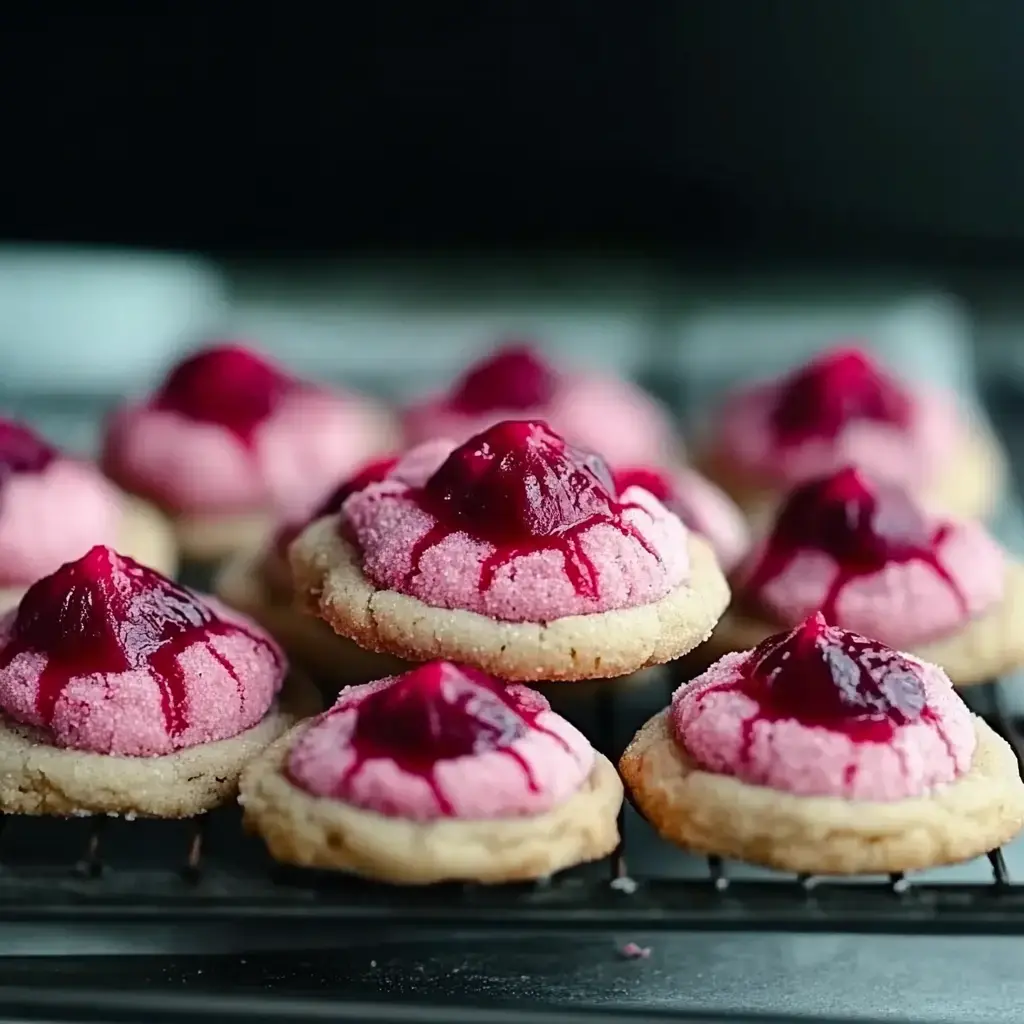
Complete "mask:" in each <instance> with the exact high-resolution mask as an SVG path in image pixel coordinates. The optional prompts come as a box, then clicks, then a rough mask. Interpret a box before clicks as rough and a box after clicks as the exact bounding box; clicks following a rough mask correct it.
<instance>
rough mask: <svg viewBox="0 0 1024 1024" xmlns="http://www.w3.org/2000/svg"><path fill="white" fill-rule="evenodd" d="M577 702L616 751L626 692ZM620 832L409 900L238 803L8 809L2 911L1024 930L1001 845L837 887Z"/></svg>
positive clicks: (56, 919)
mask: <svg viewBox="0 0 1024 1024" xmlns="http://www.w3.org/2000/svg"><path fill="white" fill-rule="evenodd" d="M664 692H665V687H664V686H663V685H662V684H661V683H660V682H657V681H655V682H654V683H651V684H649V685H648V687H647V688H646V692H645V693H642V694H638V693H636V692H634V693H633V694H631V695H630V700H631V702H632V704H633V710H634V711H635V710H636V707H637V705H638V698H640V699H641V701H642V702H655V703H657V704H661V703H663V702H664V696H663V695H664ZM979 695H980V696H981V698H982V704H981V707H982V710H984V711H985V712H986V715H985V717H986V718H987V719H988V720H989V721H990V723H991V724H992V725H993V726H994V727H995V728H996V729H997V730H998V731H999V732H1000V733H1001V734H1002V735H1004V736H1005V737H1006V738H1007V739H1008V740H1009V742H1010V743H1011V744H1012V745H1013V748H1014V750H1015V751H1016V752H1017V754H1018V758H1019V759H1020V758H1022V757H1024V733H1022V731H1021V727H1020V724H1019V723H1018V722H1017V721H1016V720H1015V719H1014V718H1013V717H1012V716H1010V715H1008V714H1006V713H1004V712H1003V711H1002V708H1001V703H1002V702H1001V699H1000V694H999V689H998V686H997V685H995V684H989V685H987V686H985V687H983V688H981V690H978V691H976V692H975V697H974V700H975V703H978V697H979ZM626 703H627V704H628V703H629V702H626ZM579 704H580V706H584V707H586V709H587V710H588V712H589V713H590V714H591V715H592V721H591V722H590V723H587V722H580V723H579V724H580V725H581V726H583V727H584V728H587V726H588V724H589V726H590V727H589V728H588V729H587V731H588V733H589V734H590V735H591V736H592V737H594V738H595V740H596V741H597V742H596V745H599V746H600V747H602V748H603V749H604V750H605V751H606V752H608V753H610V754H611V755H612V756H614V755H615V754H616V753H617V751H618V749H619V748H620V747H621V745H622V742H621V740H620V739H619V738H618V737H619V727H621V726H623V725H628V730H629V731H630V733H631V729H632V723H631V722H630V721H629V716H628V715H627V714H626V713H625V712H626V711H627V710H628V707H624V706H623V695H622V693H620V692H617V691H616V690H615V689H614V688H612V687H604V688H602V689H601V690H600V691H599V692H598V693H597V694H596V695H594V694H591V695H588V696H587V697H586V699H585V700H581V701H580V702H579ZM571 711H572V709H571V708H570V709H566V710H565V713H567V714H571ZM595 724H596V727H595ZM621 825H622V829H621V831H622V836H623V840H622V843H621V845H620V847H619V849H618V850H617V851H616V852H615V853H614V854H613V855H612V856H611V857H609V858H607V859H606V860H604V861H601V862H598V863H595V864H590V865H586V866H584V867H581V868H578V869H574V870H570V871H567V872H564V873H562V874H559V875H558V876H556V877H554V878H552V879H547V880H544V881H541V882H537V883H534V884H520V885H507V886H497V887H490V886H477V885H443V886H434V887H424V888H414V889H408V890H405V889H403V890H401V898H400V899H396V890H395V889H393V888H391V887H389V886H385V885H379V884H375V883H368V882H365V881H362V880H359V879H352V878H347V877H344V876H338V875H333V874H330V873H325V872H314V871H306V870H301V869H291V868H284V867H281V866H277V865H274V864H273V863H272V862H270V861H269V859H268V858H267V856H266V854H265V853H264V852H263V849H262V846H261V845H260V843H259V842H258V840H256V839H253V838H252V837H246V836H245V835H244V834H243V832H242V828H241V823H240V819H239V815H238V812H237V811H236V810H235V809H234V808H230V809H225V810H221V811H217V812H214V813H211V814H209V815H206V816H203V817H201V818H197V819H194V820H191V821H186V822H158V821H145V820H136V821H126V820H121V819H109V818H79V819H46V818H39V819H34V818H26V817H20V816H8V817H6V818H3V819H0V916H2V918H3V919H4V920H6V921H7V922H11V921H14V920H18V921H22V922H51V923H53V924H59V923H60V922H62V921H64V922H68V921H82V920H102V921H107V922H114V921H121V922H124V921H133V920H134V921H139V920H144V919H147V918H152V917H154V916H159V917H161V918H162V919H170V918H173V919H175V920H179V921H192V922H195V923H199V922H202V921H206V922H213V921H218V920H219V921H222V922H228V921H238V920H245V921H247V922H249V923H250V924H251V926H252V927H255V928H261V927H264V928H273V927H275V926H276V925H279V924H280V922H281V921H282V920H288V919H296V918H298V919H302V920H303V921H306V922H309V921H314V920H315V921H320V922H331V921H333V922H346V923H347V924H348V925H350V926H357V925H360V924H366V925H371V924H374V923H377V924H379V923H382V922H392V923H402V922H405V923H408V924H410V925H412V924H415V925H417V926H421V927H424V926H425V927H430V926H444V927H467V928H489V927H496V926H502V927H519V928H527V929H530V930H535V929H540V930H546V929H554V930H559V929H565V928H570V929H593V928H596V929H601V928H616V929H622V928H628V929H646V930H652V929H653V930H661V931H664V930H673V929H683V930H712V931H721V930H724V931H730V930H744V931H749V930H763V931H775V930H796V931H853V932H868V933H876V932H877V933H884V932H902V933H915V932H927V933H935V932H956V933H962V932H966V933H973V934H985V935H991V934H1000V933H1001V934H1019V933H1020V932H1022V931H1024V884H1021V883H1018V882H1016V881H1015V880H1014V879H1013V878H1012V877H1011V871H1010V869H1009V867H1008V858H1007V857H1006V856H1004V853H1003V851H1002V850H993V851H992V852H991V853H990V854H989V855H988V858H987V862H986V863H985V864H984V865H982V864H981V863H980V862H979V863H976V864H974V865H972V866H971V870H970V873H969V878H968V880H966V881H960V880H957V878H956V877H954V878H953V879H952V880H949V879H947V878H945V877H942V876H941V875H940V874H937V873H933V872H927V871H926V872H921V873H915V874H914V875H909V876H904V875H890V876H883V877H871V878H858V879H849V880H847V879H842V880H839V879H830V878H819V877H814V876H796V875H785V874H781V873H776V872H768V871H763V872H761V871H754V872H753V873H752V872H751V870H750V869H749V868H748V867H746V866H744V865H739V864H736V863H733V862H729V861H725V860H723V859H721V858H718V857H708V858H698V857H692V856H688V855H686V854H684V853H683V852H681V851H676V850H675V849H673V848H669V847H667V846H665V845H664V844H662V843H661V842H660V840H658V839H657V838H656V837H655V836H654V835H653V833H652V832H651V831H650V829H648V828H647V826H646V825H645V823H643V822H642V821H641V820H640V819H639V817H638V816H637V815H636V813H635V811H634V810H633V809H632V808H631V807H628V806H627V807H626V808H624V811H623V820H622V822H621ZM1022 881H1024V880H1022Z"/></svg>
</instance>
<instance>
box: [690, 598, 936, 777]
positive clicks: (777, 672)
mask: <svg viewBox="0 0 1024 1024" xmlns="http://www.w3.org/2000/svg"><path fill="white" fill-rule="evenodd" d="M721 692H738V693H742V694H744V695H745V696H747V697H749V698H750V699H751V700H752V701H754V702H755V703H756V705H757V713H756V714H754V715H751V716H750V717H749V718H746V719H744V721H743V726H742V730H743V731H742V739H741V747H740V757H741V759H742V760H743V761H744V762H746V763H749V762H750V760H751V752H752V750H753V745H754V739H755V728H756V726H757V724H758V723H759V722H780V721H796V722H799V723H800V724H801V725H804V726H807V727H808V728H814V729H826V730H828V731H829V732H834V733H839V734H841V735H843V736H846V737H847V738H848V739H849V740H850V741H851V742H853V743H854V744H863V743H879V744H886V745H890V744H892V742H893V739H894V738H895V736H896V733H897V731H898V730H899V729H900V728H901V727H903V726H906V725H911V724H913V723H916V722H920V723H923V724H927V725H930V726H932V727H933V728H934V729H935V731H936V733H937V734H938V736H939V738H940V740H941V741H942V743H943V744H944V745H945V747H946V750H947V751H948V752H949V756H950V759H951V760H952V761H953V763H954V764H955V763H956V758H955V750H954V747H953V744H952V742H951V741H950V739H949V737H948V735H947V734H946V732H945V730H944V729H943V728H942V722H941V719H940V718H939V717H938V716H937V715H936V714H935V712H934V711H933V710H932V709H931V708H930V707H929V706H928V703H927V694H926V692H925V688H924V683H923V680H922V676H921V670H920V668H919V666H918V665H916V664H915V663H913V662H911V661H908V660H907V659H906V658H905V657H904V656H903V655H902V654H901V653H900V652H899V651H896V650H894V649H893V648H891V647H887V646H886V645H885V644H882V643H880V642H878V641H876V640H869V639H867V638H866V637H863V636H859V635H858V634H856V633H851V632H849V631H847V630H843V629H840V628H838V627H836V626H830V625H829V624H828V623H827V622H826V621H825V618H824V616H823V615H822V614H821V613H820V612H818V613H817V614H815V615H812V616H810V617H809V618H807V619H806V620H805V621H804V622H802V623H801V624H800V625H799V626H797V627H796V628H795V629H793V630H791V631H790V632H788V633H777V634H775V635H774V636H770V637H768V638H767V639H766V640H763V641H762V642H761V643H760V644H758V646H757V647H755V648H754V650H753V651H751V652H750V655H749V657H748V659H747V661H746V662H745V663H744V665H743V669H742V672H741V675H740V677H739V678H738V679H736V680H733V681H730V682H727V683H720V684H715V685H712V686H709V687H707V688H706V689H704V690H703V691H701V693H700V694H699V696H698V698H697V700H698V706H699V705H700V704H703V702H704V701H705V700H706V699H707V698H708V697H709V696H711V695H712V694H714V693H721ZM893 749H894V751H895V752H896V754H897V756H898V757H899V759H900V761H901V764H902V766H903V771H904V772H906V770H907V769H906V762H905V761H904V754H903V752H902V751H901V750H900V748H899V747H893ZM856 771H857V768H856V764H855V763H853V764H849V765H847V767H846V769H845V782H846V783H847V785H850V784H852V782H853V781H854V779H855V777H856Z"/></svg>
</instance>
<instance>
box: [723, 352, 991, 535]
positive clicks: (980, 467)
mask: <svg viewBox="0 0 1024 1024" xmlns="http://www.w3.org/2000/svg"><path fill="white" fill-rule="evenodd" d="M993 444H994V442H991V440H990V439H987V438H986V439H984V440H982V439H981V436H980V434H979V433H978V431H977V430H975V429H974V428H973V427H971V425H970V424H969V423H968V422H967V421H966V420H965V418H964V416H963V415H962V413H961V412H960V411H959V409H958V408H957V406H956V404H955V402H954V401H953V399H952V397H951V396H948V395H946V394H944V393H941V392H938V391H936V390H934V389H928V388H914V387H910V386H908V385H906V384H904V383H903V382H901V381H899V380H897V379H896V378H895V377H893V376H892V375H890V374H889V373H887V372H886V371H885V370H884V369H883V368H882V367H880V366H879V365H878V364H877V363H876V362H875V361H874V360H873V359H872V358H871V357H870V356H869V355H868V354H867V353H866V352H865V351H864V350H862V349H859V348H857V347H854V346H840V347H836V348H833V349H830V350H828V351H826V352H825V353H823V354H822V355H820V356H818V357H816V358H815V359H812V360H811V361H810V362H809V363H807V364H806V365H805V366H803V367H801V368H799V369H798V370H796V371H795V372H793V373H791V374H789V375H788V376H785V377H782V378H780V379H777V380H772V381H767V382H763V383H758V384H755V385H752V386H749V387H745V388H743V389H741V390H739V391H737V392H736V393H735V394H733V395H732V396H731V397H730V398H729V400H727V402H726V403H725V405H724V407H723V409H722V410H721V414H720V415H719V416H718V418H717V419H716V421H715V434H714V438H713V442H712V445H711V450H710V454H709V466H708V468H709V470H710V471H711V472H712V474H713V475H714V477H715V478H716V480H718V481H719V482H720V483H721V484H722V485H723V486H724V487H725V488H726V489H727V490H729V491H730V492H731V493H733V494H734V495H735V496H736V497H737V499H738V500H740V501H741V503H742V504H744V505H752V504H757V503H758V502H760V501H763V500H764V499H765V496H766V494H768V493H769V492H773V491H784V490H786V489H788V488H789V487H791V486H793V485H794V484H799V483H802V482H804V481H805V480H808V479H810V478H812V477H816V476H820V475H823V474H827V473H830V472H833V471H835V470H837V469H840V468H842V467H843V466H847V465H852V466H855V467H857V468H860V469H863V470H865V471H867V472H869V473H870V474H871V475H872V476H874V477H875V478H877V479H880V480H887V481H892V482H895V483H898V484H900V485H902V486H905V487H907V488H908V489H910V490H912V491H915V492H918V493H921V494H922V495H925V496H927V497H929V499H930V500H931V501H932V503H934V504H936V505H937V506H938V507H944V508H949V509H950V511H954V512H956V513H957V514H961V515H965V516H971V515H981V514H984V513H985V512H986V511H987V510H988V509H989V508H990V507H991V502H992V500H993V498H994V496H995V494H996V493H997V492H998V490H999V487H1000V473H999V472H997V469H998V462H999V459H998V457H997V455H996V451H995V449H994V447H993ZM988 448H992V451H988ZM986 475H987V478H986Z"/></svg>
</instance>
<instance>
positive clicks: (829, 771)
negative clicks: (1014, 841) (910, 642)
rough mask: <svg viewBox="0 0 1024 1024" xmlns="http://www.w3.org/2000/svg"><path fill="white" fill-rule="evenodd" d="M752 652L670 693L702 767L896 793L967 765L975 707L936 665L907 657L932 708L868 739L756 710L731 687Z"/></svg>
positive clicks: (799, 783)
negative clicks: (884, 735) (889, 735)
mask: <svg viewBox="0 0 1024 1024" xmlns="http://www.w3.org/2000/svg"><path fill="white" fill-rule="evenodd" d="M750 654H751V652H750V651H745V652H743V653H740V654H729V655H726V656H725V657H724V658H722V659H721V660H720V661H718V662H716V663H715V664H714V665H712V666H711V668H710V669H708V671H707V672H705V673H704V674H703V675H701V676H698V677H697V678H696V679H694V680H693V682H691V683H688V684H685V685H683V686H681V687H680V688H679V689H678V690H676V692H675V694H674V696H673V698H672V707H671V712H670V713H671V716H672V726H673V729H674V732H675V736H676V740H677V742H678V743H679V744H680V746H681V747H682V748H683V749H684V750H685V751H686V753H687V754H689V756H690V757H691V758H692V759H693V760H694V761H695V762H696V763H697V765H698V766H700V767H701V768H703V769H704V770H706V771H710V772H716V773H718V774H722V775H731V776H733V777H734V778H737V779H739V780H741V781H742V782H747V783H751V784H753V785H758V786H768V787H770V788H772V789H778V790H782V791H784V792H787V793H792V794H794V795H796V796H831V797H843V798H846V799H849V800H871V801H890V800H904V799H907V798H911V797H918V796H924V795H926V794H928V793H929V792H930V791H931V790H932V789H934V788H935V787H936V786H941V785H943V784H944V783H948V782H952V781H953V780H954V779H956V778H958V777H959V776H960V775H962V774H963V773H964V772H966V771H967V770H968V769H969V768H970V765H971V760H972V758H973V756H974V748H975V744H976V736H975V732H974V725H973V722H972V718H971V713H970V711H968V709H967V707H966V706H965V705H964V703H963V701H961V700H960V698H959V697H958V696H957V694H956V692H955V691H954V690H953V687H952V685H951V684H950V682H949V679H948V678H947V677H946V675H945V673H944V672H943V671H942V670H941V669H940V668H938V667H936V666H935V665H930V664H928V663H927V662H921V661H918V660H917V659H915V658H911V657H910V656H909V655H904V657H905V658H906V659H907V660H908V661H910V662H913V663H914V664H916V665H919V666H920V668H921V672H922V681H923V685H924V691H925V694H926V701H927V704H926V706H927V709H928V711H929V714H928V716H927V718H926V719H923V720H919V721H916V722H911V723H908V724H905V725H901V726H899V727H897V728H896V731H895V735H894V737H893V739H892V741H891V742H890V743H868V742H863V741H860V742H854V741H853V740H852V739H851V738H850V737H849V736H846V735H844V734H843V733H841V732H833V731H831V730H828V729H824V728H820V727H809V726H806V725H802V724H801V723H800V722H797V721H795V720H793V719H781V720H775V719H771V718H760V717H759V708H758V704H757V702H756V701H755V700H753V699H752V698H750V697H749V696H747V695H746V694H744V693H742V692H740V691H739V690H737V689H733V688H731V687H732V686H734V685H736V684H738V683H739V682H740V680H741V678H742V670H743V665H744V663H745V661H746V659H747V658H748V657H749V656H750ZM751 730H752V731H751Z"/></svg>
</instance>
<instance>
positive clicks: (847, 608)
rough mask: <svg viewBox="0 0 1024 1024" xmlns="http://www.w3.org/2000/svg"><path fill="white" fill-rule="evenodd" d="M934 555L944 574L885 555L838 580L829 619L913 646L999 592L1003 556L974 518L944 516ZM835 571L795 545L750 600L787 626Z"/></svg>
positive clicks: (826, 560)
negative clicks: (872, 569) (877, 567)
mask: <svg viewBox="0 0 1024 1024" xmlns="http://www.w3.org/2000/svg"><path fill="white" fill-rule="evenodd" d="M768 543H770V541H765V542H763V543H762V544H761V545H760V549H759V550H758V551H757V552H755V553H754V554H753V556H752V557H751V559H750V563H749V564H750V566H755V565H757V563H758V562H759V560H760V555H761V551H763V550H764V547H765V545H766V544H768ZM936 559H937V561H938V563H939V564H940V565H941V566H942V568H943V569H944V570H945V573H946V578H945V579H943V577H942V576H940V575H939V574H938V573H937V572H936V571H935V569H934V568H933V567H932V566H930V565H928V564H926V563H924V562H920V561H909V562H890V563H889V564H887V565H886V567H885V568H884V569H883V570H882V571H880V572H877V573H874V574H872V575H865V576H855V577H853V578H852V579H850V580H848V581H847V582H845V583H843V585H842V587H841V589H840V590H839V593H838V596H837V598H836V601H835V615H834V624H835V625H837V626H841V627H842V628H843V629H848V630H851V631H852V632H855V633H860V634H863V635H864V636H870V637H875V638H877V639H879V640H881V641H882V642H883V643H886V644H888V645H889V646H891V647H896V648H903V647H914V646H916V645H918V644H922V643H927V642H928V641H931V640H935V639H938V638H941V637H945V636H949V635H950V634H952V633H955V632H957V631H958V630H960V629H962V628H963V627H964V626H965V625H966V624H967V622H968V621H969V620H970V619H971V618H973V617H975V616H977V615H981V614H983V613H984V612H986V611H988V610H989V609H990V608H992V607H994V606H995V605H996V604H998V603H999V601H1001V600H1002V598H1003V593H1004V589H1005V579H1006V556H1005V554H1004V552H1003V549H1002V548H1001V547H1000V546H999V545H998V544H997V543H996V542H995V541H994V540H993V539H992V538H991V537H990V536H989V534H988V532H987V531H986V530H985V528H984V527H983V526H981V525H980V524H978V523H974V522H963V523H950V524H949V525H948V527H947V532H946V535H945V537H944V538H943V539H942V540H941V541H940V542H939V544H938V545H937V550H936ZM840 573H841V570H840V566H839V564H838V563H837V562H836V561H835V560H834V559H833V558H831V557H830V556H829V555H827V554H825V553H824V552H822V551H812V550H804V551H800V552H798V553H797V554H796V555H795V556H794V557H793V558H792V559H791V561H790V562H789V563H788V565H787V566H786V567H785V568H784V569H783V571H782V572H780V573H779V574H778V575H777V576H774V577H773V578H772V579H771V580H770V581H769V582H767V583H766V584H765V585H764V586H763V587H762V588H761V589H760V590H759V591H758V593H757V595H756V599H757V602H758V605H759V606H761V607H763V608H764V609H765V611H767V612H768V613H769V614H770V615H771V617H772V619H773V620H774V621H777V622H778V623H780V624H782V625H787V626H794V625H796V624H797V623H799V622H801V621H802V620H803V619H805V618H807V616H808V615H810V614H811V613H813V612H814V611H816V610H817V609H819V608H822V607H824V606H825V604H826V599H827V596H828V595H829V594H830V592H831V590H832V587H833V585H834V584H835V583H836V582H837V580H838V579H839V577H840ZM950 584H952V586H951V585H950ZM740 585H741V586H742V577H741V582H740ZM954 588H955V589H954ZM961 599H962V601H963V604H961Z"/></svg>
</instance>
